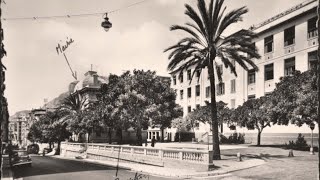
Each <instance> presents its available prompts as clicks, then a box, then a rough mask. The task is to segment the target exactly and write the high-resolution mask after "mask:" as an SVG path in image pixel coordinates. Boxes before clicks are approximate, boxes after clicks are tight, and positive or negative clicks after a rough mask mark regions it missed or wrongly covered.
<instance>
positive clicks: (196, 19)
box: [185, 4, 209, 42]
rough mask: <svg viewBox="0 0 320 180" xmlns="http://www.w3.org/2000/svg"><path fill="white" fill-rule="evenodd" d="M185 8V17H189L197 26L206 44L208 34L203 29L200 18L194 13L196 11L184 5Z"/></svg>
mask: <svg viewBox="0 0 320 180" xmlns="http://www.w3.org/2000/svg"><path fill="white" fill-rule="evenodd" d="M185 7H186V11H185V14H186V15H187V16H189V17H190V19H192V20H193V21H194V22H195V23H196V24H197V25H198V26H199V29H200V30H201V32H202V33H201V34H202V35H203V38H204V39H206V41H207V42H209V41H208V32H207V30H206V29H205V26H204V24H203V22H202V20H201V18H200V16H199V15H198V14H197V13H196V11H195V10H194V9H193V8H192V7H191V6H189V5H188V4H186V5H185Z"/></svg>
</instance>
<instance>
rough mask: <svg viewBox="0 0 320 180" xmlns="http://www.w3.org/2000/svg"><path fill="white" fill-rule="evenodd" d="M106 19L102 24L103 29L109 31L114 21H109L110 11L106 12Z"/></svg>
mask: <svg viewBox="0 0 320 180" xmlns="http://www.w3.org/2000/svg"><path fill="white" fill-rule="evenodd" d="M103 19H104V21H103V22H102V23H101V26H102V27H103V29H104V30H105V31H106V32H108V31H109V29H110V28H111V27H112V23H111V22H110V21H109V18H108V13H105V14H104V18H103Z"/></svg>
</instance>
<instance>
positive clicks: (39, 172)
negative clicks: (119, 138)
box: [14, 156, 165, 180]
mask: <svg viewBox="0 0 320 180" xmlns="http://www.w3.org/2000/svg"><path fill="white" fill-rule="evenodd" d="M32 161H33V163H32V167H19V168H16V169H14V176H15V179H19V178H23V179H24V180H116V179H117V178H116V168H114V167H109V166H104V165H97V164H92V163H85V162H79V161H73V160H65V159H56V158H52V157H42V156H33V157H32ZM135 175H136V172H131V171H129V170H125V169H119V171H118V176H117V177H118V179H119V180H131V179H132V180H135ZM137 175H138V176H139V178H136V179H137V180H138V179H139V180H144V179H150V180H162V179H165V178H161V177H153V176H148V175H143V174H139V173H138V174H137ZM130 178H131V179H130Z"/></svg>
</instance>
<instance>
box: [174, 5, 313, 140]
mask: <svg viewBox="0 0 320 180" xmlns="http://www.w3.org/2000/svg"><path fill="white" fill-rule="evenodd" d="M316 7H317V1H316V0H308V1H305V2H303V3H300V4H298V5H296V6H294V7H292V8H290V9H288V10H286V11H285V12H283V13H280V14H278V15H276V16H273V17H271V18H270V19H267V20H266V21H263V22H262V23H260V24H257V25H254V26H252V27H250V29H251V30H253V31H254V32H255V33H257V38H256V39H254V40H253V44H254V45H255V46H256V47H257V49H258V51H259V54H260V55H261V59H258V60H254V61H255V64H256V65H257V66H258V67H259V71H258V72H254V71H248V72H247V71H245V70H244V69H242V68H241V67H240V65H238V64H236V70H237V74H238V76H237V77H236V76H234V75H232V74H231V73H230V70H229V69H226V68H225V67H224V66H223V65H222V63H221V65H219V68H221V70H222V72H223V74H222V77H223V78H222V79H223V83H221V84H220V85H218V83H219V82H218V81H217V80H216V82H217V85H216V93H217V94H216V95H217V102H218V101H223V102H225V103H227V104H228V106H229V108H236V107H237V106H239V105H242V104H243V103H244V102H245V101H246V100H248V99H250V98H259V97H261V96H264V95H268V93H270V92H271V91H273V90H274V88H275V84H276V83H277V82H279V81H280V77H283V76H286V75H289V74H291V73H292V72H293V71H294V70H299V71H306V70H308V69H310V68H312V67H314V66H315V63H316V60H317V57H316V53H317V48H318V41H317V37H318V34H317V26H316V22H317V17H316V16H317V14H316ZM218 61H219V60H218ZM192 72H193V69H192V68H191V69H189V70H187V71H185V72H184V73H183V76H181V77H179V72H171V75H172V88H174V89H176V92H177V100H176V102H177V103H178V104H180V105H181V106H182V107H183V111H184V115H186V114H188V113H189V112H191V111H192V110H193V109H195V108H196V107H197V106H203V105H205V101H209V102H210V82H209V79H208V73H207V69H203V71H202V73H201V74H200V75H199V74H198V73H196V75H195V77H194V78H193V80H192V82H191V84H190V83H189V80H190V78H191V73H192ZM198 76H200V77H199V82H198V81H197V77H198ZM208 131H209V126H208V125H205V124H200V125H199V127H198V128H196V137H198V138H201V137H203V134H204V133H205V132H208ZM197 134H198V135H197Z"/></svg>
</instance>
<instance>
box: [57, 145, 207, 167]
mask: <svg viewBox="0 0 320 180" xmlns="http://www.w3.org/2000/svg"><path fill="white" fill-rule="evenodd" d="M83 149H85V150H86V151H85V152H86V154H87V155H88V157H89V158H90V157H92V158H97V159H103V157H109V158H117V157H118V154H119V153H120V154H121V159H123V160H128V161H132V160H134V161H139V162H145V161H146V160H149V161H150V160H152V161H154V162H162V163H163V164H165V163H168V162H169V161H174V162H175V163H176V161H181V162H185V163H187V164H188V163H192V164H202V165H209V164H210V163H212V159H211V158H212V156H211V155H210V153H212V151H208V150H190V149H171V148H161V149H160V148H152V147H136V146H121V145H110V144H91V143H90V144H88V145H87V147H86V148H84V145H83V144H80V143H61V152H62V155H63V156H67V157H68V156H73V157H74V156H78V155H80V154H81V153H83ZM174 162H173V163H174ZM191 167H192V166H191Z"/></svg>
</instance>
